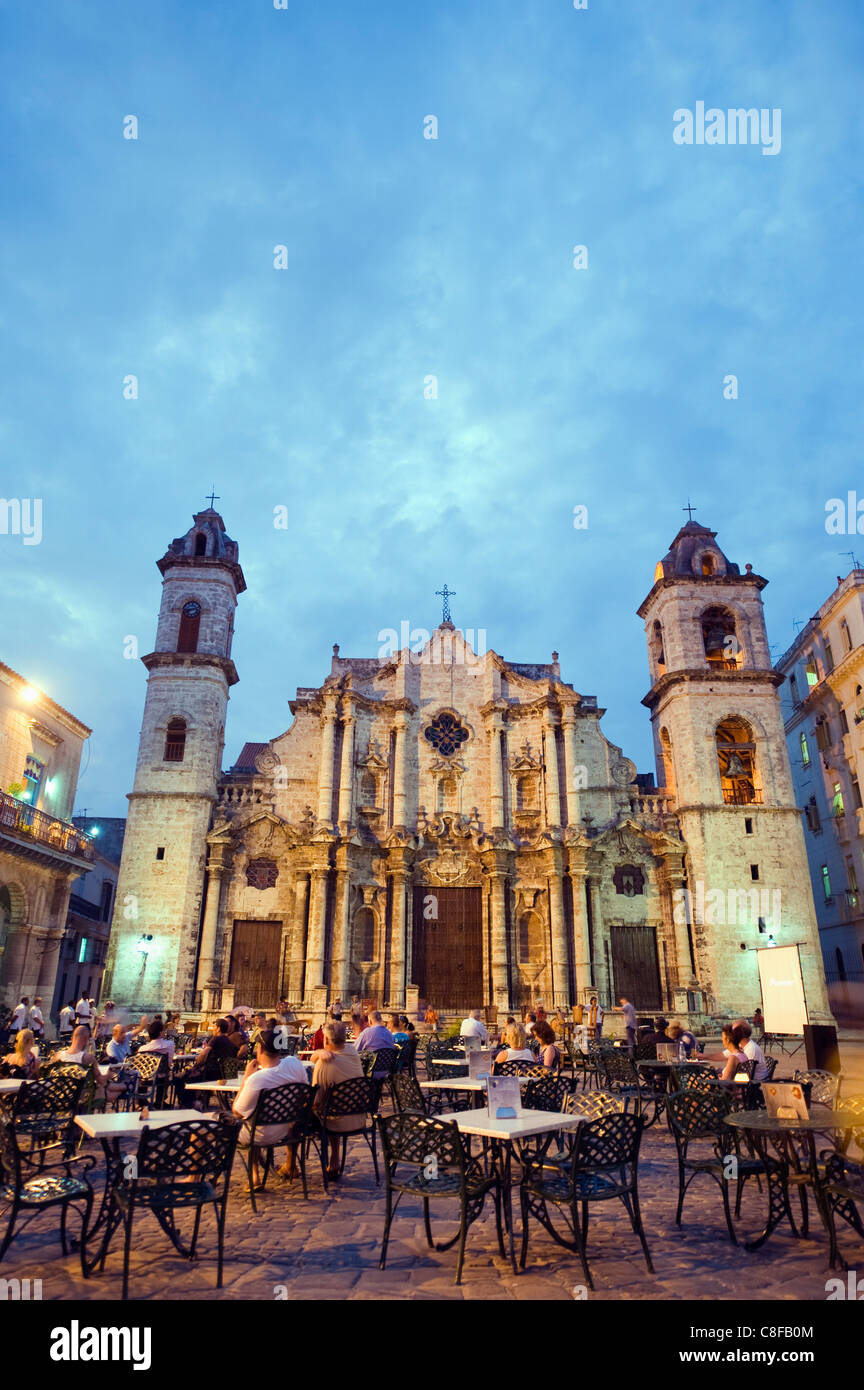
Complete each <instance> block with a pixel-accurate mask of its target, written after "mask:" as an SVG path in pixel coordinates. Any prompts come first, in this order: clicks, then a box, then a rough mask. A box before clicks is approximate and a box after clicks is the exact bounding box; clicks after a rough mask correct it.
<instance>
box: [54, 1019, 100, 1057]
mask: <svg viewBox="0 0 864 1390" xmlns="http://www.w3.org/2000/svg"><path fill="white" fill-rule="evenodd" d="M56 1060H57V1061H58V1062H77V1063H78V1065H79V1066H81V1067H89V1066H90V1065H91V1063H92V1062H95V1061H96V1054H95V1052H94V1051H93V1047H92V1044H91V1042H90V1029H89V1028H87V1027H78V1028H76V1029H75V1032H74V1033H73V1034H72V1040H71V1042H70V1043H69V1046H68V1047H67V1048H64V1050H63V1051H62V1052H58V1054H57V1058H56Z"/></svg>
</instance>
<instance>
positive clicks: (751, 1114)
mask: <svg viewBox="0 0 864 1390" xmlns="http://www.w3.org/2000/svg"><path fill="white" fill-rule="evenodd" d="M725 1123H726V1124H727V1125H730V1126H731V1127H732V1128H733V1129H738V1130H741V1131H742V1132H743V1133H744V1134H745V1135H746V1136H747V1139H748V1140H749V1142H750V1143H751V1144H752V1146H753V1148H754V1149H755V1150H756V1152H757V1153H758V1154H759V1157H760V1158H761V1159H762V1161H763V1163H764V1164H765V1169H766V1174H767V1178H768V1218H767V1220H766V1222H765V1226H764V1228H763V1229H762V1230H761V1231H760V1233H759V1235H758V1236H755V1237H754V1238H753V1240H748V1241H745V1242H744V1249H745V1250H748V1251H753V1250H758V1249H759V1248H760V1246H762V1245H764V1244H765V1242H766V1240H767V1239H768V1237H769V1236H770V1234H771V1232H772V1231H774V1230H776V1228H777V1227H778V1226H779V1225H780V1223H781V1221H783V1220H784V1219H785V1220H787V1221H788V1222H789V1225H790V1226H791V1228H792V1234H793V1235H795V1236H802V1237H804V1236H806V1235H807V1234H808V1207H807V1187H808V1186H812V1188H813V1196H814V1199H815V1201H816V1206H817V1208H818V1210H819V1215H820V1216H821V1217H822V1223H823V1225H824V1226H825V1228H826V1230H828V1231H829V1234H830V1229H829V1226H828V1222H827V1220H826V1219H825V1215H824V1213H823V1210H822V1198H821V1195H820V1188H819V1163H818V1158H817V1155H816V1143H815V1139H816V1135H817V1134H825V1132H826V1131H833V1132H837V1131H839V1132H841V1133H842V1135H843V1139H842V1143H843V1144H844V1145H845V1146H846V1147H848V1145H849V1142H850V1139H851V1136H852V1130H853V1129H854V1128H855V1126H856V1125H857V1124H859V1123H860V1120H859V1119H858V1118H857V1117H856V1116H855V1115H853V1114H852V1113H851V1112H850V1111H846V1112H844V1111H842V1110H830V1109H829V1108H828V1107H827V1106H825V1105H813V1106H811V1107H810V1114H809V1115H808V1117H807V1119H806V1120H802V1119H801V1118H800V1117H799V1116H797V1115H796V1117H795V1119H794V1120H781V1119H779V1118H778V1117H777V1116H776V1115H769V1114H768V1111H767V1110H737V1111H734V1112H733V1113H732V1114H731V1115H727V1116H726V1120H725ZM790 1186H791V1187H795V1188H797V1190H798V1196H799V1200H800V1203H801V1226H800V1229H799V1228H798V1226H796V1224H795V1218H794V1217H793V1215H792V1208H791V1205H790V1202H789V1189H790Z"/></svg>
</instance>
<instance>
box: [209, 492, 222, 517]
mask: <svg viewBox="0 0 864 1390" xmlns="http://www.w3.org/2000/svg"><path fill="white" fill-rule="evenodd" d="M207 501H208V502H209V503H210V509H211V511H212V509H213V503H214V502H221V501H222V498H221V497H220V496H219V493H218V492H217V491H216V489H215V487H214V489H213V491H212V492H211V493H210V496H209V497H208V498H207Z"/></svg>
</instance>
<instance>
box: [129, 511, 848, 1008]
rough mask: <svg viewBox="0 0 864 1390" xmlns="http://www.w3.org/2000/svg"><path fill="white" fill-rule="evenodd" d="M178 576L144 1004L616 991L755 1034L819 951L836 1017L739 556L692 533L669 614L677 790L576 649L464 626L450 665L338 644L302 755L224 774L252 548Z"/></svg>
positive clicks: (682, 540)
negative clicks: (237, 635) (796, 948)
mask: <svg viewBox="0 0 864 1390" xmlns="http://www.w3.org/2000/svg"><path fill="white" fill-rule="evenodd" d="M159 568H160V570H161V572H162V575H163V597H162V606H161V610H160V615H159V622H158V627H157V635H156V645H155V650H154V651H153V652H152V653H150V654H149V655H148V656H145V657H144V658H143V661H144V665H145V667H146V668H147V670H148V672H149V680H148V686H147V696H146V701H145V709H144V719H143V726H142V732H141V742H140V748H139V757H138V765H137V770H136V776H135V783H134V787H133V791H132V793H131V794H130V798H129V802H130V806H129V818H128V826H127V831H126V839H125V843H124V849H123V861H122V866H121V872H120V881H119V884H118V890H117V908H116V914H115V920H114V925H113V930H112V938H111V940H112V944H111V949H110V955H109V961H108V970H107V972H106V980H105V988H104V990H103V992H104V993H106V994H110V995H111V997H113V998H114V1000H115V1001H116V1002H118V1003H119V1004H122V1005H125V1006H127V1007H129V1008H132V1009H141V1010H144V1011H150V1010H152V1009H155V1008H164V1007H166V1006H168V1007H175V1008H178V1009H183V1010H185V1011H187V1013H188V1012H194V1011H200V1012H201V1013H202V1014H208V1015H209V1014H212V1013H213V1012H216V1011H224V1010H227V1009H230V1008H231V1007H234V1006H237V1005H239V1004H246V1005H250V1006H252V1007H255V1008H257V1007H259V1006H260V1007H262V1008H272V1007H273V1006H274V1005H275V1003H276V1001H277V1000H278V999H280V998H287V999H288V1000H290V1001H291V1002H292V1003H294V1004H297V1005H302V1006H303V1007H304V1008H306V1009H309V1010H316V1011H317V1010H320V1009H322V1008H323V1007H324V1006H325V1005H326V1003H327V1001H328V1000H332V999H335V998H337V997H339V998H342V999H343V1000H347V999H348V998H349V997H350V996H351V995H352V994H359V995H361V996H363V997H364V998H367V999H374V1000H375V1001H377V1003H378V1004H379V1005H381V1006H398V1007H400V1008H404V1007H409V1008H413V1007H415V1006H416V1005H417V1002H418V1000H428V1001H431V1002H432V1003H434V1004H435V1005H436V1006H437V1007H438V1008H439V1009H444V1010H465V1009H468V1008H471V1007H481V1006H486V1007H489V1006H497V1007H498V1008H499V1009H505V1010H506V1009H509V1008H512V1007H517V1006H519V1005H520V1004H524V1003H528V1002H531V1001H537V1000H542V1001H543V1002H544V1003H545V1004H546V1005H547V1007H549V1006H550V1005H552V1006H555V1005H560V1006H562V1007H568V1006H569V1005H570V1004H572V1003H576V1002H584V1001H585V1000H587V999H588V998H589V997H590V995H591V994H592V993H597V994H598V995H599V997H600V999H601V1002H602V1003H603V1004H604V1005H605V1006H606V1007H609V1006H610V1004H613V1003H617V999H618V997H619V995H621V994H626V995H627V996H628V997H629V998H631V999H632V1000H633V1002H634V1003H636V1005H637V1007H639V1008H640V1009H643V1010H647V1011H655V1010H674V1011H675V1012H676V1013H677V1014H678V1015H679V1016H681V1015H688V1016H689V1017H691V1018H694V1019H696V1018H698V1017H699V1016H700V1015H702V1014H704V1013H731V1014H739V1013H748V1012H752V1010H753V1009H754V1008H755V1007H756V1005H757V1004H758V1003H759V1000H760V995H759V982H758V972H757V969H756V957H755V951H756V949H757V948H758V947H760V946H764V945H766V944H768V936H770V937H771V938H772V940H777V942H778V944H779V943H780V941H782V942H783V943H784V944H789V943H791V942H793V941H795V942H797V943H799V945H800V951H801V958H802V965H803V969H804V976H805V985H806V989H807V995H808V1002H809V1005H810V1014H811V1021H819V1020H820V1019H827V1018H828V1017H829V1015H828V1012H827V1003H826V998H825V986H824V976H823V973H822V966H821V958H820V952H819V947H818V940H817V931H816V922H815V916H814V911H813V901H812V896H811V890H810V882H809V877H808V873H807V864H806V855H805V851H804V843H803V833H802V828H801V815H800V812H799V810H798V808H796V806H795V800H794V794H793V791H792V782H791V776H790V770H789V763H788V757H787V753H786V746H785V742H784V734H783V722H782V718H781V713H780V705H779V700H778V696H777V685H778V684H779V682H780V680H781V679H782V678H781V677H778V676H777V675H776V674H775V672H774V671H773V670H772V668H771V661H770V654H769V649H768V643H767V637H766V633H765V625H764V618H763V614H762V603H761V598H760V591H761V589H762V588H763V587H764V585H765V583H766V582H767V581H765V580H764V579H762V578H760V577H759V576H758V575H755V574H753V573H752V572H751V568H750V566H748V567H747V570H746V572H745V573H744V574H741V573H740V572H739V569H738V567H737V566H736V565H732V564H730V562H729V561H728V560H727V559H726V557H725V556H724V555H723V553H722V551H721V550H720V548H719V546H718V545H717V542H716V534H715V533H714V532H711V531H709V530H708V529H707V528H705V527H702V526H699V525H697V523H695V522H693V521H692V520H691V521H689V522H688V523H687V524H686V525H685V526H684V527H682V529H681V530H680V531H679V533H678V535H677V536H676V537H675V540H674V541H673V543H672V546H671V548H670V550H669V552H668V554H667V555H666V556H665V557H664V559H663V560H662V561H661V562H660V563H659V564H658V566H657V570H656V572H655V577H654V584H653V586H652V588H651V590H650V593H649V594H648V596H647V598H646V599H645V601H644V603H643V604H642V607H641V608H640V610H639V612H640V616H641V617H642V618H643V619H644V621H645V629H646V638H647V644H648V652H649V666H650V675H651V689H650V691H649V693H648V694H647V695H646V697H645V700H644V702H643V703H645V704H646V706H647V707H648V708H649V710H650V712H651V718H652V723H653V726H654V738H655V748H656V757H657V771H658V783H659V786H657V787H655V785H654V778H653V776H651V775H649V776H637V773H636V768H635V766H634V764H633V763H632V762H631V761H630V760H629V759H628V758H626V757H624V756H623V754H622V751H621V749H620V748H617V747H616V746H615V745H614V744H611V743H610V742H609V741H608V740H607V739H606V737H605V735H604V734H603V731H602V729H601V724H600V721H601V718H602V716H603V714H604V710H603V709H602V708H600V707H599V706H598V702H597V699H596V697H595V696H592V695H584V694H581V693H579V692H577V690H576V689H575V688H574V686H573V685H572V684H569V683H568V682H567V681H565V680H563V679H562V676H561V671H560V667H559V663H558V659H557V653H553V654H552V655H553V660H552V661H551V662H549V663H537V664H530V663H523V662H512V661H508V660H507V659H505V658H504V657H503V656H501V655H499V654H498V653H497V652H495V651H491V650H490V651H484V652H478V651H475V650H474V648H473V646H472V645H471V644H470V643H469V642H468V641H466V639H465V637H464V636H463V634H462V633H461V632H460V631H459V630H458V629H457V628H456V627H455V626H454V625H453V624H452V622H450V621H449V616H448V614H447V610H446V609H445V619H444V621H442V623H441V625H440V626H439V627H438V628H437V629H436V631H435V632H434V633H433V634H432V636H431V637H430V639H429V640H428V642H427V643H426V644H425V646H424V647H423V649H422V650H420V651H415V650H411V649H410V648H409V647H407V646H405V647H403V648H402V649H401V650H398V651H394V653H393V654H392V655H391V656H383V657H382V656H372V657H368V656H367V657H357V658H354V657H345V656H342V655H340V652H339V648H338V647H334V648H333V655H332V659H331V665H330V671H329V674H328V675H327V676H326V678H325V679H324V681H323V683H322V684H321V685H320V686H316V687H312V688H301V689H299V690H298V691H297V695H296V698H295V700H294V701H293V702H292V704H291V711H292V714H293V716H294V718H293V723H292V724H291V727H290V728H289V729H288V730H287V732H285V733H281V734H278V735H277V736H276V737H274V738H272V739H270V740H269V742H267V743H247V744H246V745H245V747H244V749H243V751H242V753H241V755H240V757H239V759H238V761H237V763H236V764H235V765H234V767H233V768H232V769H231V770H230V771H229V772H228V773H223V772H222V771H221V762H222V750H223V746H224V739H225V718H226V709H227V703H228V695H229V690H230V687H231V685H232V684H233V683H234V682H235V681H236V680H237V679H238V677H237V672H236V670H235V668H234V664H233V662H232V660H231V642H232V635H233V626H234V611H235V607H236V604H237V599H238V597H239V596H240V595H241V594H242V592H243V590H244V588H245V581H244V578H243V573H242V570H241V568H240V564H239V557H238V550H237V545H236V543H235V542H233V541H232V540H231V539H230V538H229V537H228V536H227V535H226V533H225V527H224V523H223V521H222V518H221V517H220V516H219V515H218V513H216V512H215V511H213V510H212V509H208V510H207V511H203V512H200V513H198V514H197V515H196V516H195V518H194V524H193V526H192V527H191V528H190V530H189V531H188V532H187V533H186V535H185V536H183V537H180V538H178V539H177V540H175V541H173V542H172V544H171V546H170V547H169V549H168V551H167V553H166V554H165V555H164V556H163V558H162V559H161V560H160V561H159ZM778 894H780V895H781V896H780V897H778ZM730 919H731V920H730ZM768 927H770V931H769V930H768Z"/></svg>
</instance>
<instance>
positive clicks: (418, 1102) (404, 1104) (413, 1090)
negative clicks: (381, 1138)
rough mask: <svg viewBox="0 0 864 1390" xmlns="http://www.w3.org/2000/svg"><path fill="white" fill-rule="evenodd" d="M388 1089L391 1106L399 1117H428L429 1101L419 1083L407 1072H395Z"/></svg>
mask: <svg viewBox="0 0 864 1390" xmlns="http://www.w3.org/2000/svg"><path fill="white" fill-rule="evenodd" d="M390 1089H391V1093H392V1095H393V1104H394V1106H395V1108H396V1110H397V1111H398V1113H399V1114H400V1115H404V1114H410V1115H428V1114H430V1113H431V1112H430V1105H429V1101H428V1100H427V1098H426V1094H425V1092H423V1091H422V1090H421V1089H420V1083H419V1081H417V1080H416V1079H415V1078H414V1077H413V1076H411V1074H410V1073H409V1072H407V1071H397V1072H396V1074H395V1075H394V1076H393V1077H392V1078H391V1081H390Z"/></svg>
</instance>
